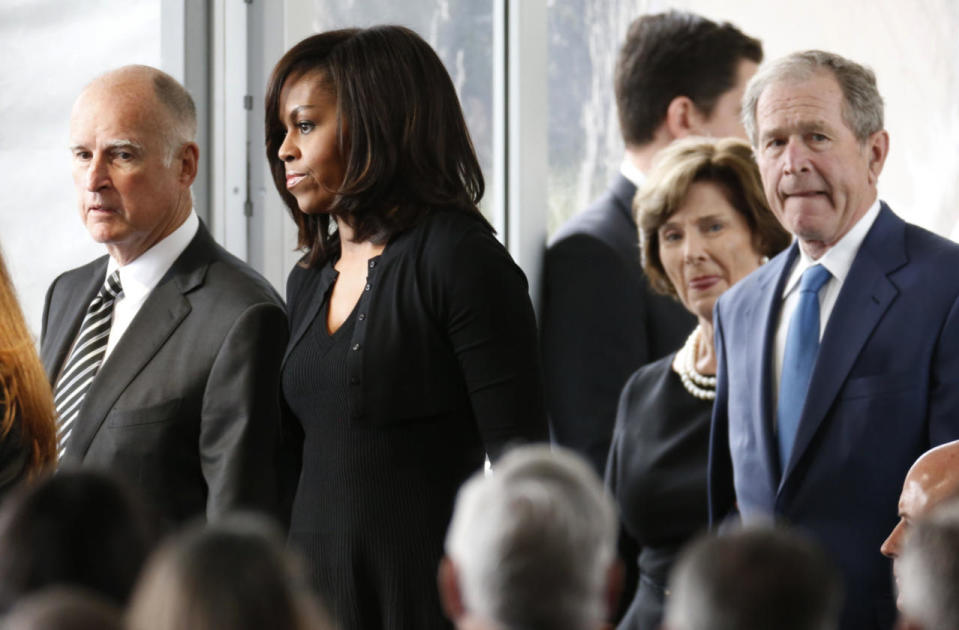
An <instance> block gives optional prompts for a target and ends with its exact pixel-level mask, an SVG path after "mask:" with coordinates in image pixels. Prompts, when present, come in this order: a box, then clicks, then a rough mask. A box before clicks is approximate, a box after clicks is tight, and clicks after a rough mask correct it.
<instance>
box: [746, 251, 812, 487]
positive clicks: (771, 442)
mask: <svg viewBox="0 0 959 630" xmlns="http://www.w3.org/2000/svg"><path fill="white" fill-rule="evenodd" d="M798 256H799V246H798V244H797V243H796V242H795V241H794V242H793V244H792V245H791V246H790V247H789V248H788V249H787V250H786V251H785V252H783V253H782V254H780V255H779V256H776V257H775V258H773V259H772V260H771V261H769V263H767V268H768V269H766V270H765V274H764V276H763V279H762V282H761V283H760V286H759V292H758V294H757V296H756V298H757V299H756V309H757V313H756V315H755V316H750V315H751V314H746V316H745V317H746V319H745V320H744V321H749V322H765V327H764V328H763V330H764V331H765V334H764V335H762V337H760V336H759V335H755V336H753V337H751V339H754V340H755V341H754V343H758V344H760V347H758V348H756V347H753V348H751V349H750V351H749V352H748V353H747V354H746V355H745V356H748V357H750V358H751V359H750V363H751V368H752V369H753V370H755V371H756V372H754V373H753V374H752V376H751V382H753V383H759V387H757V388H756V394H755V395H756V396H757V397H758V400H756V401H755V402H754V404H755V405H756V406H757V409H758V412H759V413H757V414H755V417H756V418H758V421H759V422H761V423H762V426H760V427H757V428H756V429H757V430H756V434H757V435H761V436H763V459H764V465H765V469H766V471H767V472H768V473H769V487H770V488H775V487H777V486H778V485H779V471H780V465H779V447H778V443H777V440H776V428H775V423H776V406H775V405H774V404H773V401H774V400H775V398H774V397H773V390H774V387H775V379H774V378H773V374H774V372H773V370H774V369H775V367H774V359H773V351H774V344H775V341H776V328H777V326H778V324H779V313H780V311H781V310H782V294H783V287H784V286H785V284H786V280H787V278H788V276H789V273H790V272H791V271H792V268H793V265H794V263H795V261H796V258H797V257H798Z"/></svg>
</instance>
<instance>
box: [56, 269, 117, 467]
mask: <svg viewBox="0 0 959 630" xmlns="http://www.w3.org/2000/svg"><path fill="white" fill-rule="evenodd" d="M122 290H123V288H122V287H121V286H120V271H119V270H117V271H114V272H113V273H112V274H110V276H109V277H108V278H107V280H106V282H104V283H103V286H102V287H101V288H100V292H99V293H97V295H96V297H95V298H93V301H92V302H90V306H89V307H88V308H87V313H86V315H84V317H83V323H82V324H80V332H79V334H77V340H76V341H75V342H74V344H73V351H72V352H71V353H70V357H69V358H68V359H67V362H66V363H65V364H64V366H63V371H61V372H60V379H59V380H58V381H57V386H56V389H55V391H54V400H53V402H54V404H55V405H56V408H57V415H58V416H59V417H60V426H59V428H58V430H57V442H58V444H59V454H60V457H61V458H62V457H63V453H64V451H65V450H66V444H67V439H68V438H69V437H70V433H71V432H72V431H73V423H74V421H75V420H76V419H77V415H79V413H80V407H81V406H82V405H83V399H84V397H85V396H86V394H87V391H88V390H89V389H90V386H91V385H92V384H93V379H94V377H95V376H96V375H97V371H98V370H99V369H100V364H101V363H102V362H103V357H104V355H105V354H106V352H107V341H109V339H110V325H111V324H112V323H113V304H114V302H115V301H116V298H117V295H119V294H120V292H121V291H122Z"/></svg>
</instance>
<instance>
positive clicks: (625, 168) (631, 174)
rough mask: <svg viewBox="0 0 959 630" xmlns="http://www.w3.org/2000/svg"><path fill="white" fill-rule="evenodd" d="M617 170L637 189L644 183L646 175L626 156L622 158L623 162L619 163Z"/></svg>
mask: <svg viewBox="0 0 959 630" xmlns="http://www.w3.org/2000/svg"><path fill="white" fill-rule="evenodd" d="M619 172H620V173H621V174H622V176H623V177H625V178H626V179H628V180H629V181H631V182H632V183H633V186H635V187H636V188H637V189H639V188H642V187H643V184H645V183H646V176H645V175H644V174H643V172H642V171H641V170H639V169H638V168H636V165H635V164H633V161H632V160H630V159H629V158H628V157H624V158H623V163H622V164H620V165H619Z"/></svg>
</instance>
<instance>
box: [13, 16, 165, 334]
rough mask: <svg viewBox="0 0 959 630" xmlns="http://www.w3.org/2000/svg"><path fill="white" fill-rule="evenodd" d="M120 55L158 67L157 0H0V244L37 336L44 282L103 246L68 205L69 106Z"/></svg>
mask: <svg viewBox="0 0 959 630" xmlns="http://www.w3.org/2000/svg"><path fill="white" fill-rule="evenodd" d="M128 63H143V64H149V65H154V66H159V65H160V0H135V1H134V0H83V2H63V1H57V0H3V2H2V3H0V174H2V179H0V181H2V183H3V191H2V194H0V247H2V249H3V254H4V258H5V259H6V261H7V264H8V266H9V267H10V273H11V275H12V276H13V279H14V284H15V285H16V286H17V289H18V291H19V294H20V302H21V304H22V305H23V309H24V311H25V314H26V317H27V322H28V324H29V325H30V327H31V328H32V329H33V331H34V333H35V334H36V335H37V336H39V334H40V318H41V314H42V311H43V297H44V294H45V292H46V289H47V286H49V284H50V282H51V281H52V280H53V279H54V278H55V277H56V276H57V275H58V274H59V273H60V272H62V271H65V270H67V269H70V268H72V267H75V266H78V265H81V264H83V263H85V262H87V261H89V260H92V259H93V258H95V257H96V256H99V255H101V254H103V253H104V252H105V250H103V248H102V246H100V245H97V244H96V243H94V242H92V241H91V240H90V237H89V236H88V235H87V232H86V230H85V229H84V228H83V226H82V225H81V223H80V220H79V218H78V215H77V211H76V207H77V204H76V196H75V194H74V192H73V184H72V181H71V177H70V153H69V151H68V149H67V146H68V140H69V139H68V133H69V119H70V108H71V106H72V105H73V100H74V99H75V98H76V96H77V95H78V94H79V93H80V90H81V89H82V88H83V86H84V85H85V84H86V83H87V82H88V81H90V80H91V79H92V78H94V77H95V76H96V75H98V74H100V73H102V72H104V71H106V70H109V69H111V68H114V67H117V66H121V65H124V64H128Z"/></svg>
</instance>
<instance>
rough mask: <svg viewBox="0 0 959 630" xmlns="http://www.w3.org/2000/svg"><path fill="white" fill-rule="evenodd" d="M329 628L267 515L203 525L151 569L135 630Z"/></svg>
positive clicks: (133, 616)
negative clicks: (265, 516) (264, 517)
mask: <svg viewBox="0 0 959 630" xmlns="http://www.w3.org/2000/svg"><path fill="white" fill-rule="evenodd" d="M327 627H329V624H328V622H327V621H326V619H325V616H324V615H323V613H322V612H321V609H320V606H319V604H318V603H317V601H316V600H315V599H314V598H313V595H312V594H311V592H310V589H309V587H308V586H307V584H306V583H305V582H304V577H303V575H302V571H301V570H300V567H299V565H298V563H297V561H296V559H295V558H294V557H293V556H292V555H291V554H290V552H288V551H287V550H286V548H285V545H284V539H283V537H282V536H281V535H280V533H279V531H278V530H277V529H275V527H274V526H273V524H272V523H270V522H268V521H265V520H264V519H263V517H260V516H254V515H248V514H238V515H234V516H231V517H228V518H226V519H224V520H222V521H219V522H217V523H214V524H212V525H205V524H203V523H197V524H195V525H193V526H191V527H188V528H186V529H185V530H183V531H182V532H181V533H179V534H178V535H175V536H173V537H172V538H170V539H169V540H167V541H166V542H165V543H164V544H163V545H162V546H161V547H160V548H159V549H158V550H157V552H156V554H155V555H154V556H153V557H152V558H151V559H150V561H149V562H148V563H147V566H146V568H145V569H144V572H143V576H142V577H141V579H140V581H139V582H138V584H137V588H136V590H135V592H134V594H133V597H132V601H131V602H130V607H129V610H128V613H127V628H128V630H182V629H183V628H203V629H204V630H218V629H222V630H262V629H263V628H271V629H272V630H300V629H302V630H306V629H307V628H310V629H313V628H316V629H319V630H322V629H323V628H327Z"/></svg>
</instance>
